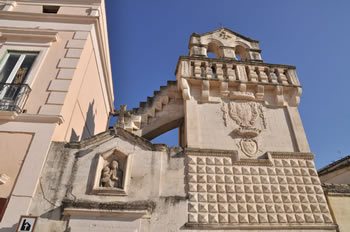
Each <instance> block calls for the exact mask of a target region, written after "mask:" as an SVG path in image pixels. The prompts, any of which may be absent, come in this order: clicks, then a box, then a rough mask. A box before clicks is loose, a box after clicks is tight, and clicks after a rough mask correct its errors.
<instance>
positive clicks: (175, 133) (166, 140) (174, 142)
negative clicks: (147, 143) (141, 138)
mask: <svg viewBox="0 0 350 232" xmlns="http://www.w3.org/2000/svg"><path fill="white" fill-rule="evenodd" d="M151 142H152V143H162V144H166V145H168V146H169V147H174V146H179V144H180V143H179V128H178V127H176V128H174V129H172V130H169V131H167V132H165V133H163V134H161V135H159V136H157V137H156V138H154V139H152V140H151Z"/></svg>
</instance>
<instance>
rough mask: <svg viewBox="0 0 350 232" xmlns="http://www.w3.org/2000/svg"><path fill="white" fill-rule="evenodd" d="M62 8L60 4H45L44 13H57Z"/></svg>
mask: <svg viewBox="0 0 350 232" xmlns="http://www.w3.org/2000/svg"><path fill="white" fill-rule="evenodd" d="M59 9H60V7H59V6H49V5H47V6H43V13H48V14H57V12H58V10H59Z"/></svg>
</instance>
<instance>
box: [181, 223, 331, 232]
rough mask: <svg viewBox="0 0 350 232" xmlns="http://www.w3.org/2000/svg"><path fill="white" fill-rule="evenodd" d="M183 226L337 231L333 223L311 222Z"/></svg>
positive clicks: (193, 227)
mask: <svg viewBox="0 0 350 232" xmlns="http://www.w3.org/2000/svg"><path fill="white" fill-rule="evenodd" d="M185 228H188V229H198V230H202V229H210V230H217V229H221V230H231V229H238V230H259V231H260V230H288V231H289V230H298V231H299V230H316V231H320V230H321V231H326V230H330V231H337V229H338V226H337V225H335V224H328V225H326V224H313V225H300V224H288V225H281V224H275V225H271V224H270V225H261V224H257V225H252V224H251V225H248V224H246V225H244V224H240V225H218V224H197V223H186V224H185Z"/></svg>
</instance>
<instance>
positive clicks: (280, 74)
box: [277, 68, 288, 85]
mask: <svg viewBox="0 0 350 232" xmlns="http://www.w3.org/2000/svg"><path fill="white" fill-rule="evenodd" d="M277 75H278V82H279V83H281V84H283V85H288V80H287V77H286V75H284V69H283V68H277Z"/></svg>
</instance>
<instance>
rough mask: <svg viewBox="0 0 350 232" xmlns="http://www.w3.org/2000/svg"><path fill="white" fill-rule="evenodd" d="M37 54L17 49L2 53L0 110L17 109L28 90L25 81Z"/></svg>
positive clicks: (0, 63)
mask: <svg viewBox="0 0 350 232" xmlns="http://www.w3.org/2000/svg"><path fill="white" fill-rule="evenodd" d="M37 55H38V53H34V52H18V51H9V52H7V53H6V54H5V55H4V57H3V59H2V60H1V61H0V110H10V111H12V110H16V111H18V110H19V108H18V107H20V106H19V105H18V104H19V103H21V102H22V100H23V99H22V98H23V97H24V98H25V99H26V97H27V94H28V93H29V91H30V89H29V86H28V85H26V84H25V81H26V78H27V76H28V73H29V71H30V69H31V67H32V66H33V63H34V61H35V58H36V57H37ZM24 95H25V96H24Z"/></svg>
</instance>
